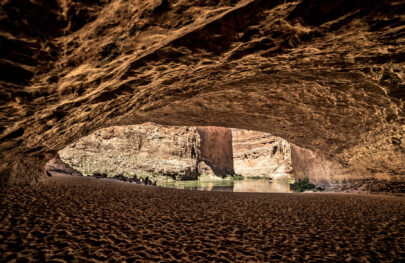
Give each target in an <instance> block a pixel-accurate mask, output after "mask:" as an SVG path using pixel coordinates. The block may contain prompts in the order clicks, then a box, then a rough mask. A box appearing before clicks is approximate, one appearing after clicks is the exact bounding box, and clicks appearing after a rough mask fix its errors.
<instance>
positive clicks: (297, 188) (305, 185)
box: [290, 179, 324, 193]
mask: <svg viewBox="0 0 405 263" xmlns="http://www.w3.org/2000/svg"><path fill="white" fill-rule="evenodd" d="M290 189H291V190H293V191H294V192H298V193H300V192H304V191H313V192H317V191H323V190H324V189H323V188H322V187H316V186H315V185H314V184H311V183H310V182H309V180H308V179H304V180H299V181H298V182H294V183H293V184H290Z"/></svg>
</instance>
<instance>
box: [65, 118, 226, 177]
mask: <svg viewBox="0 0 405 263" xmlns="http://www.w3.org/2000/svg"><path fill="white" fill-rule="evenodd" d="M60 155H61V157H62V159H63V160H64V161H65V162H67V163H68V164H70V165H71V166H72V167H74V168H75V169H77V170H79V171H81V172H82V173H84V174H86V175H91V174H95V173H100V174H107V175H109V176H114V175H117V174H123V175H125V176H130V177H133V176H137V177H146V176H156V175H163V176H168V177H172V178H173V179H180V180H191V179H197V178H198V176H200V175H209V176H226V175H227V174H233V163H232V135H231V131H230V129H228V128H221V127H199V128H195V127H167V126H162V125H156V124H153V123H148V124H143V125H131V126H119V127H118V126H117V127H109V128H105V129H101V130H98V131H96V132H94V133H93V134H91V135H89V136H87V137H84V138H81V139H80V140H78V141H77V142H75V143H73V144H71V145H69V146H68V147H66V148H65V149H63V150H62V151H60ZM229 156H230V158H229Z"/></svg>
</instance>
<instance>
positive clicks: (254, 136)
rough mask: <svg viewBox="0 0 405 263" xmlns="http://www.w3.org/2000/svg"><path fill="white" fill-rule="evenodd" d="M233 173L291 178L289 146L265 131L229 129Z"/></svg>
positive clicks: (277, 178)
mask: <svg viewBox="0 0 405 263" xmlns="http://www.w3.org/2000/svg"><path fill="white" fill-rule="evenodd" d="M232 139H233V142H232V146H233V153H234V160H233V161H234V168H235V173H237V174H241V175H243V176H244V177H254V176H260V177H264V178H272V179H276V180H290V179H292V167H291V158H290V155H291V153H290V144H289V143H288V142H287V141H286V140H284V139H282V138H280V137H276V136H272V135H271V134H269V133H265V132H256V131H249V130H241V129H232Z"/></svg>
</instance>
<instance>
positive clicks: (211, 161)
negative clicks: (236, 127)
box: [196, 126, 235, 177]
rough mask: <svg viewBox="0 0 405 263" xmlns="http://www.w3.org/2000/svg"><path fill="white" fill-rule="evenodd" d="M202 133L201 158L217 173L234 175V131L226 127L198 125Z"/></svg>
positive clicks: (198, 129) (197, 128) (199, 131)
mask: <svg viewBox="0 0 405 263" xmlns="http://www.w3.org/2000/svg"><path fill="white" fill-rule="evenodd" d="M196 130H197V132H198V134H199V135H200V150H201V157H200V158H201V160H202V161H204V163H206V164H207V165H208V166H209V167H210V168H211V169H212V170H213V171H215V174H217V175H221V176H223V177H224V176H226V175H233V174H235V172H234V167H233V151H232V132H231V130H230V129H228V128H224V127H201V126H198V127H196Z"/></svg>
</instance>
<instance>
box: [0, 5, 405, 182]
mask: <svg viewBox="0 0 405 263" xmlns="http://www.w3.org/2000/svg"><path fill="white" fill-rule="evenodd" d="M1 3H2V9H1V17H0V19H1V21H0V28H1V31H0V38H1V41H0V43H1V49H0V50H1V52H0V65H1V69H2V74H1V76H0V78H1V80H0V181H1V184H5V183H6V182H9V183H27V182H29V181H31V180H32V179H34V178H37V177H38V176H39V175H40V174H42V173H43V166H44V164H45V162H46V161H47V160H49V159H51V158H52V157H53V156H55V155H56V153H57V151H58V150H60V149H62V148H64V147H65V146H67V145H68V144H70V143H72V142H74V141H75V140H78V139H79V138H81V137H83V136H86V135H88V134H90V133H91V132H92V131H95V130H97V129H99V128H103V127H108V126H113V125H128V124H138V123H143V122H147V121H153V122H156V123H160V124H165V125H188V126H196V125H202V126H205V125H215V126H225V127H236V128H248V129H253V130H258V131H266V132H270V133H271V134H273V135H276V136H281V137H283V138H285V139H287V140H288V141H290V142H292V143H294V144H296V145H298V146H300V147H305V148H308V149H310V150H312V151H314V152H316V154H317V155H318V156H321V157H322V158H325V159H328V160H330V161H331V162H332V163H333V164H334V165H335V167H336V170H339V171H340V172H341V171H344V172H345V173H346V174H349V176H374V175H376V176H377V175H384V176H387V177H399V178H401V179H403V175H404V174H405V164H404V163H405V162H404V160H405V148H404V147H405V143H404V131H405V125H404V105H403V100H404V89H405V85H404V58H405V53H404V52H405V48H404V47H405V46H404V40H405V35H404V20H405V17H404V15H403V14H404V13H405V10H404V9H405V8H404V6H405V4H404V1H391V0H386V1H383V0H370V1H365V0H351V1H349V0H341V1H337V0H335V1H323V0H303V1H285V0H241V1H237V0H219V1H211V0H196V1H188V0H155V1H146V0H145V1H142V0H138V1H137V0H132V1H124V0H111V1H108V0H94V1H81V0H75V1H73V0H66V1H58V0H50V1H28V0H3V1H1ZM334 169H335V168H334ZM342 169H343V170H342Z"/></svg>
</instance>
